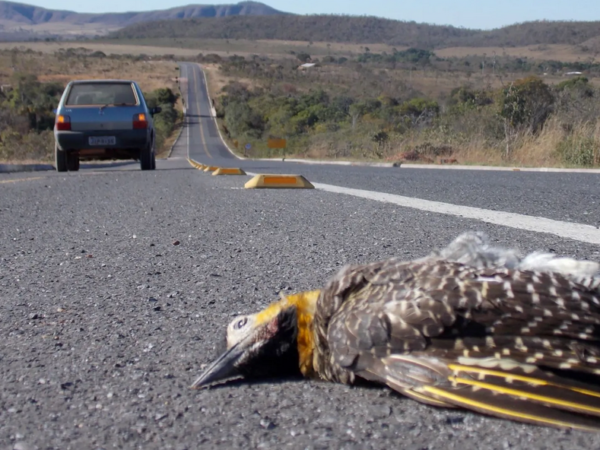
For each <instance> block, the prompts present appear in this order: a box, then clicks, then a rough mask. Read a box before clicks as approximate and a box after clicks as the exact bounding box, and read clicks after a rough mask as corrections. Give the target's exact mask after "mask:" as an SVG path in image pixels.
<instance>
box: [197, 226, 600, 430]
mask: <svg viewBox="0 0 600 450" xmlns="http://www.w3.org/2000/svg"><path fill="white" fill-rule="evenodd" d="M469 236H470V237H469ZM463 237H464V236H462V237H459V239H457V240H455V241H454V242H453V244H451V245H450V246H449V247H447V248H446V249H444V250H442V251H441V252H434V253H432V254H431V255H429V256H428V257H426V258H422V259H420V260H416V261H401V260H398V259H390V260H386V261H382V262H378V263H372V264H366V265H355V266H348V267H346V268H344V269H343V270H342V271H340V272H339V273H338V274H337V275H336V276H334V277H333V278H332V279H331V280H329V282H328V283H327V284H326V286H325V287H324V288H323V289H322V290H320V291H312V292H308V293H300V294H297V295H293V296H289V297H285V298H283V299H282V300H281V301H279V302H277V303H274V304H272V305H271V306H269V307H268V308H267V309H265V310H263V311H261V312H260V313H257V314H254V315H251V316H247V317H246V318H244V319H243V320H244V326H241V327H239V330H236V329H235V326H236V324H240V323H241V322H239V321H234V322H232V325H230V330H228V334H230V336H229V337H230V339H229V344H228V346H229V351H228V352H227V353H226V355H224V356H223V357H222V358H220V359H219V360H218V361H217V362H215V363H214V364H213V366H212V367H211V368H209V369H208V370H207V373H205V374H204V375H203V376H202V377H201V378H200V379H199V380H198V381H197V382H196V383H195V386H203V385H206V384H208V383H211V382H213V381H216V380H218V379H222V378H224V377H226V376H229V375H231V374H232V373H233V372H232V370H233V371H234V372H236V373H242V374H245V375H252V374H254V372H255V370H256V369H258V368H259V369H260V370H259V372H261V373H262V372H264V369H265V364H273V362H272V358H273V356H274V355H276V357H277V358H281V361H283V356H284V355H290V354H292V355H293V356H292V358H291V361H292V363H293V364H295V365H296V368H298V369H300V371H301V372H302V374H303V375H304V376H307V377H314V378H318V379H322V380H327V381H334V382H341V383H348V384H352V383H354V382H356V381H357V380H359V379H362V380H368V381H371V382H375V383H380V384H384V385H387V386H389V387H390V388H392V389H394V390H396V391H398V392H400V393H402V394H404V395H407V396H409V397H411V398H413V399H416V400H418V401H422V402H425V403H429V404H432V405H436V406H443V407H464V408H468V409H473V410H476V411H480V412H484V413H487V414H492V415H496V416H500V417H505V418H511V419H515V420H520V421H525V422H532V423H538V424H545V425H551V426H559V427H574V428H581V429H594V430H600V276H598V275H600V274H599V273H598V272H600V266H599V265H598V264H597V263H593V262H588V261H576V260H572V259H564V258H563V259H556V258H554V257H553V256H548V255H543V254H533V255H528V256H527V257H525V258H522V257H520V256H519V255H518V254H517V253H515V252H510V251H502V252H500V251H495V250H494V249H492V248H491V247H489V246H487V243H486V242H485V240H482V241H481V242H480V241H479V240H478V239H480V238H481V236H480V235H474V234H471V235H468V236H467V238H466V240H465V242H466V243H467V244H468V245H466V246H463V247H464V248H465V249H466V248H468V251H467V250H464V249H463V250H462V251H461V250H460V248H461V245H462V244H461V243H460V239H461V238H463ZM472 244H473V245H472ZM453 245H454V247H452V246H453ZM232 327H233V328H232ZM267 348H268V349H267ZM232 355H233V356H232ZM265 357H268V358H269V361H270V362H268V363H267V362H266V360H265ZM228 358H229V359H228ZM231 358H233V359H231ZM288 361H290V359H288ZM294 361H295V362H294ZM257 366H258V367H257ZM225 367H228V369H225Z"/></svg>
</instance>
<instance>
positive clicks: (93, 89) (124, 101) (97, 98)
mask: <svg viewBox="0 0 600 450" xmlns="http://www.w3.org/2000/svg"><path fill="white" fill-rule="evenodd" d="M66 104H67V105H69V106H83V105H136V104H137V99H136V97H135V93H134V92H133V86H132V85H131V83H82V84H74V85H73V86H72V87H71V91H70V92H69V97H68V98H67V102H66Z"/></svg>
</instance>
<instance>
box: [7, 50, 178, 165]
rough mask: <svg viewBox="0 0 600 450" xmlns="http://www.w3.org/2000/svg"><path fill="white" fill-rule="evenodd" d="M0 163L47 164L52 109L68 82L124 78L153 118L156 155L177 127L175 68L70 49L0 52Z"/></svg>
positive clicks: (51, 147) (164, 63) (51, 155)
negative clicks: (152, 111) (153, 110)
mask: <svg viewBox="0 0 600 450" xmlns="http://www.w3.org/2000/svg"><path fill="white" fill-rule="evenodd" d="M0 68H1V69H0V84H1V90H0V161H1V162H17V161H52V160H53V158H54V153H53V152H54V136H53V132H52V130H53V128H54V120H55V115H54V112H53V111H54V109H55V108H56V107H57V105H58V101H59V100H60V96H61V95H62V93H63V90H64V88H65V86H66V84H67V83H68V82H69V81H70V80H71V79H87V78H125V79H135V80H137V81H138V82H139V83H140V86H141V87H142V90H144V96H145V97H146V100H147V102H148V103H149V105H150V106H151V107H153V106H160V107H161V108H162V112H161V113H160V114H157V115H156V116H155V117H154V120H155V126H156V132H157V136H156V137H157V150H158V152H157V153H158V155H159V156H160V153H161V152H162V153H164V152H165V151H166V150H167V144H168V143H169V142H170V141H172V139H169V138H170V137H171V136H172V135H173V134H174V133H175V132H176V131H177V128H178V127H179V126H181V119H182V113H181V105H180V100H179V95H178V90H177V89H176V83H175V77H176V76H177V72H175V70H174V68H176V65H175V64H173V63H172V62H167V61H147V60H144V58H140V57H137V56H123V55H121V56H117V55H114V56H106V55H104V54H103V53H102V52H90V51H87V50H85V49H70V50H65V51H61V52H57V53H55V54H52V55H48V54H43V53H37V52H33V51H25V52H23V51H19V50H10V51H0Z"/></svg>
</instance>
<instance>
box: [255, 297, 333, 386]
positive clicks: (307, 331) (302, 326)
mask: <svg viewBox="0 0 600 450" xmlns="http://www.w3.org/2000/svg"><path fill="white" fill-rule="evenodd" d="M320 292H321V291H319V290H315V291H305V292H299V293H297V294H292V295H288V296H287V297H283V298H282V299H281V300H279V301H278V302H275V303H272V304H270V305H269V306H267V307H266V308H265V309H263V310H262V311H261V312H259V313H258V314H257V315H256V324H257V325H260V324H263V323H266V322H270V321H271V320H273V319H274V318H275V317H277V315H278V314H279V313H280V312H281V311H283V310H285V309H287V308H291V307H295V308H296V314H297V320H298V353H299V355H300V371H301V372H302V374H303V375H304V376H310V375H311V374H312V373H313V362H312V357H313V351H314V348H315V342H314V337H313V333H314V331H313V319H314V317H315V309H316V306H317V300H318V298H319V294H320Z"/></svg>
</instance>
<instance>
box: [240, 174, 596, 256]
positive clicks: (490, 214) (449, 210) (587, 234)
mask: <svg viewBox="0 0 600 450" xmlns="http://www.w3.org/2000/svg"><path fill="white" fill-rule="evenodd" d="M249 175H250V174H249ZM312 184H313V185H314V187H315V189H320V190H322V191H327V192H334V193H336V194H346V195H352V196H354V197H359V198H364V199H367V200H375V201H378V202H384V203H392V204H394V205H398V206H403V207H406V208H413V209H419V210H421V211H429V212H433V213H437V214H448V215H451V216H457V217H463V218H465V219H474V220H480V221H482V222H486V223H492V224H494V225H502V226H506V227H511V228H518V229H520V230H527V231H535V232H536V233H548V234H554V235H556V236H560V237H564V238H568V239H573V240H576V241H581V242H587V243H590V244H596V245H600V229H598V228H596V227H594V226H592V225H585V224H581V223H572V222H561V221H559V220H552V219H547V218H545V217H536V216H526V215H524V214H516V213H510V212H504V211H491V210H489V209H481V208H474V207H472V206H461V205H453V204H451V203H442V202H434V201H431V200H423V199H420V198H414V197H404V196H402V195H395V194H385V193H382V192H374V191H365V190H362V189H352V188H345V187H340V186H333V185H330V184H322V183H312Z"/></svg>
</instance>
